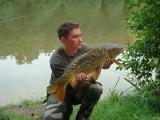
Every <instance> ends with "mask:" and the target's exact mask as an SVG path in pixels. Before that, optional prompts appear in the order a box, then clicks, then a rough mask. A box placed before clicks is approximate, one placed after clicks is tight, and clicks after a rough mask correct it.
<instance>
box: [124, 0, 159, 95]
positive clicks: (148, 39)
mask: <svg viewBox="0 0 160 120" xmlns="http://www.w3.org/2000/svg"><path fill="white" fill-rule="evenodd" d="M159 8H160V1H158V0H134V1H131V2H130V3H129V9H130V13H129V15H128V18H127V20H126V22H125V23H126V26H127V28H128V29H129V30H130V32H131V33H132V34H134V36H135V38H136V42H135V43H134V44H133V45H131V46H129V48H128V51H127V52H126V53H124V54H125V55H124V64H125V69H128V70H130V71H131V73H130V75H131V78H130V81H131V82H133V83H134V84H135V85H136V86H138V87H140V88H143V87H146V86H149V85H151V84H152V83H153V82H154V83H156V84H152V88H154V90H155V91H156V92H157V93H158V94H159V95H160V88H159V86H160V32H159V31H160V9H159Z"/></svg>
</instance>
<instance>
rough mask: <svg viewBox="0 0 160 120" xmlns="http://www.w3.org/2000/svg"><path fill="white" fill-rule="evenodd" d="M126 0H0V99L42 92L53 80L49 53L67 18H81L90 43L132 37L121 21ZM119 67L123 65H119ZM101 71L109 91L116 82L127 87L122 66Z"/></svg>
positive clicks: (35, 95)
mask: <svg viewBox="0 0 160 120" xmlns="http://www.w3.org/2000/svg"><path fill="white" fill-rule="evenodd" d="M126 6H127V0H88V1H86V0H77V1H75V0H52V1H43V0H39V1H38V0H34V1H32V0H26V1H23V2H22V1H20V0H15V1H11V0H8V1H4V0H2V1H1V2H0V95H1V97H0V105H4V104H8V103H12V102H19V101H21V100H23V99H36V98H40V97H44V96H45V94H46V89H45V88H46V87H47V85H48V83H49V80H50V73H51V70H50V67H49V59H50V55H51V53H52V52H53V50H54V49H56V48H57V47H58V46H59V45H60V42H59V40H58V37H57V34H56V30H57V27H58V25H59V24H60V23H62V22H64V21H75V22H78V23H80V26H81V29H82V35H83V41H84V42H85V43H88V44H90V45H91V46H93V45H96V44H99V43H102V42H110V43H116V44H128V43H132V42H133V41H132V40H131V39H130V37H129V36H128V34H127V30H126V29H125V27H124V26H123V25H122V21H123V20H124V18H125V17H126V13H127V8H126ZM119 72H120V71H119ZM119 72H117V71H116V72H115V66H114V65H113V66H112V67H111V69H109V70H107V71H102V74H101V76H100V78H99V81H101V82H102V84H103V88H104V94H103V96H105V94H106V92H108V91H109V89H113V88H114V86H115V84H116V82H117V80H118V79H119V77H120V76H121V77H120V81H119V83H118V85H117V86H116V89H118V90H125V89H126V88H128V87H129V86H128V84H127V82H126V81H124V80H123V77H124V74H125V73H124V72H120V73H119ZM122 74H123V75H122Z"/></svg>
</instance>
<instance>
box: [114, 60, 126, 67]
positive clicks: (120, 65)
mask: <svg viewBox="0 0 160 120" xmlns="http://www.w3.org/2000/svg"><path fill="white" fill-rule="evenodd" d="M114 63H115V64H116V65H118V66H119V67H124V64H122V63H120V62H118V61H117V60H114Z"/></svg>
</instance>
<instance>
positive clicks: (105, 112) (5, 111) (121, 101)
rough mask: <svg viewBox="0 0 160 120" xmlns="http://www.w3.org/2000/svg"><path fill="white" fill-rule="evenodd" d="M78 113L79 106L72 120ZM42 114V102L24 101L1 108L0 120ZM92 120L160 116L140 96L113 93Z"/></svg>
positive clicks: (28, 119) (33, 119) (34, 119)
mask: <svg viewBox="0 0 160 120" xmlns="http://www.w3.org/2000/svg"><path fill="white" fill-rule="evenodd" d="M77 111H78V106H77V107H75V108H74V113H73V114H72V116H71V120H74V119H75V116H76V113H77ZM41 112H42V103H41V102H40V101H38V102H33V101H24V102H22V103H21V104H19V105H8V106H4V107H0V120H39V119H40V115H41ZM91 120H160V114H159V113H156V112H154V111H153V109H151V107H150V106H149V104H148V103H147V102H146V100H145V99H142V97H141V96H139V95H132V96H129V95H128V96H123V95H118V94H117V93H116V92H111V94H110V95H109V96H108V97H106V98H104V99H103V100H102V101H100V102H99V103H98V104H97V105H96V107H95V108H94V111H93V113H92V116H91Z"/></svg>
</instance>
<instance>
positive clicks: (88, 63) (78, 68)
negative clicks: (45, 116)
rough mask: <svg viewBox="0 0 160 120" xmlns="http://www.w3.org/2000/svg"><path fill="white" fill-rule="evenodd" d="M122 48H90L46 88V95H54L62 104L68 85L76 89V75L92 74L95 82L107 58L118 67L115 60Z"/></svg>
mask: <svg viewBox="0 0 160 120" xmlns="http://www.w3.org/2000/svg"><path fill="white" fill-rule="evenodd" d="M123 50H124V49H123V47H122V46H119V45H115V44H108V43H107V44H102V45H98V46H96V47H93V48H90V49H89V50H88V51H87V52H85V53H83V54H82V55H80V56H78V57H77V58H76V59H74V60H73V61H72V62H71V63H70V64H69V66H68V67H67V68H66V70H65V71H64V73H63V75H62V76H61V77H59V78H58V79H56V81H55V84H53V85H50V86H48V87H47V93H48V94H52V93H55V94H56V97H57V100H58V101H60V102H62V101H63V99H64V96H65V90H66V87H67V85H68V84H70V85H71V86H72V87H73V88H75V87H76V85H77V82H76V75H77V74H78V73H81V72H83V73H85V74H86V75H88V74H92V76H93V79H94V80H97V79H98V77H99V74H100V72H101V69H102V68H104V67H105V66H106V64H105V63H106V60H107V58H112V59H114V62H115V63H116V64H118V65H120V64H119V63H118V62H117V61H116V60H115V58H116V57H117V56H118V55H119V54H120V53H122V52H123Z"/></svg>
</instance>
